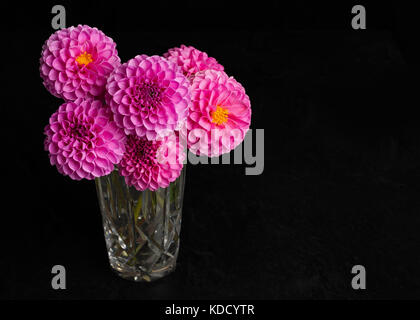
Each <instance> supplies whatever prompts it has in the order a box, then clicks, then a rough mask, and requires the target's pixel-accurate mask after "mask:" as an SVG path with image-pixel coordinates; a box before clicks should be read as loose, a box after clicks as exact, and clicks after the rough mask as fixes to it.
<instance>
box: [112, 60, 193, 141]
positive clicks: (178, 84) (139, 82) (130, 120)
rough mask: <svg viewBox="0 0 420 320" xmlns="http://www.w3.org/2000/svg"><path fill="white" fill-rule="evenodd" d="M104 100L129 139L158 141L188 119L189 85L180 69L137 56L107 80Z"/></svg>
mask: <svg viewBox="0 0 420 320" xmlns="http://www.w3.org/2000/svg"><path fill="white" fill-rule="evenodd" d="M106 91H107V92H106V95H105V99H106V101H107V103H108V104H109V106H110V107H111V110H112V112H113V113H114V119H115V121H116V122H117V124H118V125H119V126H120V127H121V128H124V131H125V133H126V134H128V135H137V136H139V137H145V138H147V139H148V140H155V139H156V137H159V136H160V137H163V136H165V135H168V134H169V133H170V132H172V131H173V130H174V129H175V128H176V127H177V125H179V123H180V122H182V120H184V119H186V117H187V113H188V104H189V103H190V100H191V96H190V83H189V81H188V80H187V78H186V77H185V76H184V75H183V74H182V72H180V71H179V69H178V67H177V66H176V65H175V64H174V63H173V62H170V61H167V60H166V59H165V58H162V57H159V56H151V57H148V56H146V55H140V56H136V57H135V58H133V59H131V60H129V61H128V62H127V63H124V64H122V65H121V66H120V67H118V68H117V69H115V70H114V72H113V73H112V74H111V75H110V77H109V78H108V82H107V85H106Z"/></svg>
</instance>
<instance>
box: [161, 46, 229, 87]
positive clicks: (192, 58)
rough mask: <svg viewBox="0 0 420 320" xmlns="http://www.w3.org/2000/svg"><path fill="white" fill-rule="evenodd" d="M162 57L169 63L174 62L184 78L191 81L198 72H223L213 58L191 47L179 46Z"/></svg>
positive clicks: (222, 68)
mask: <svg viewBox="0 0 420 320" xmlns="http://www.w3.org/2000/svg"><path fill="white" fill-rule="evenodd" d="M163 56H164V57H165V58H166V59H168V60H169V61H173V62H175V63H176V64H177V65H178V66H179V67H180V68H181V70H182V72H183V73H184V74H185V76H186V77H188V78H190V79H193V77H194V75H195V74H196V73H197V72H200V71H205V70H210V69H211V70H218V71H223V70H224V67H223V66H222V65H221V64H219V63H218V62H217V60H216V59H215V58H212V57H209V56H208V55H207V53H205V52H202V51H200V50H198V49H196V48H194V47H192V46H189V47H187V46H185V45H181V47H179V48H172V49H169V50H168V52H167V53H165V54H164V55H163Z"/></svg>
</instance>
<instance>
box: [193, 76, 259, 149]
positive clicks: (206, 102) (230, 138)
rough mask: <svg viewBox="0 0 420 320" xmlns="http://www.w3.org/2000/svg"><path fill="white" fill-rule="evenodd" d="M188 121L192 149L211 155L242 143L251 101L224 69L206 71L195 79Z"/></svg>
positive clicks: (246, 129) (247, 123)
mask: <svg viewBox="0 0 420 320" xmlns="http://www.w3.org/2000/svg"><path fill="white" fill-rule="evenodd" d="M189 109H190V112H189V116H188V120H187V133H188V136H187V144H188V148H189V150H190V151H192V152H193V153H195V154H197V155H201V154H204V155H207V156H209V157H215V156H219V155H221V154H223V153H227V152H229V151H230V150H232V149H234V148H235V147H236V146H237V145H239V144H240V143H241V142H242V140H243V139H244V137H245V134H246V132H247V131H248V129H249V126H250V123H251V103H250V100H249V97H248V95H247V94H246V93H245V89H244V88H243V87H242V85H241V84H240V83H239V82H237V81H236V80H235V79H234V78H233V77H228V75H227V74H226V73H225V72H223V71H215V70H206V71H204V72H200V73H198V74H197V75H196V77H195V78H194V81H193V83H192V88H191V104H190V108H189Z"/></svg>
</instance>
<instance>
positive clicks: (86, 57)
mask: <svg viewBox="0 0 420 320" xmlns="http://www.w3.org/2000/svg"><path fill="white" fill-rule="evenodd" d="M76 61H77V63H78V64H80V65H82V64H83V65H85V66H87V65H88V64H89V63H91V62H92V61H93V59H92V56H91V55H90V54H89V53H87V52H86V51H85V52H83V53H82V54H80V55H79V56H78V57H77V58H76Z"/></svg>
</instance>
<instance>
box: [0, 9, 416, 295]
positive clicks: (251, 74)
mask: <svg viewBox="0 0 420 320" xmlns="http://www.w3.org/2000/svg"><path fill="white" fill-rule="evenodd" d="M53 4H59V3H58V2H57V3H42V4H41V3H39V4H23V3H22V4H20V3H9V4H8V6H7V7H5V8H4V9H3V10H2V11H1V19H2V25H3V27H2V31H1V35H2V38H3V40H2V50H1V51H2V58H1V75H2V81H1V83H2V87H1V88H2V90H3V92H2V98H3V99H2V103H1V107H2V112H3V116H2V120H3V121H2V125H1V127H2V131H3V134H2V137H3V138H2V141H1V145H2V146H1V150H2V153H1V158H2V162H3V167H2V169H3V170H2V178H3V179H2V180H1V181H2V185H3V191H2V195H3V196H2V209H1V220H0V221H1V222H0V226H1V232H0V233H1V237H2V239H1V248H2V249H1V258H0V298H6V299H22V298H25V299H39V298H52V299H56V298H57V299H61V298H76V299H78V298H81V299H84V298H93V299H97V298H99V299H101V298H105V299H108V298H118V299H120V298H141V299H143V298H144V299H173V298H185V299H195V298H215V299H225V298H257V299H278V298H315V299H329V298H335V299H338V298H342V299H378V298H418V297H419V293H420V289H419V288H420V260H419V229H420V216H419V209H420V198H419V191H420V183H419V179H418V178H419V174H420V168H419V160H420V153H419V142H420V141H419V126H418V119H419V118H418V112H417V108H418V107H419V103H418V88H417V86H418V77H417V76H415V77H414V76H413V75H414V74H417V73H416V71H417V70H418V62H417V60H416V59H417V57H418V51H416V48H415V46H414V45H413V42H415V41H413V40H414V39H416V38H415V37H414V35H415V33H416V32H415V29H416V26H415V23H414V22H415V14H414V11H413V10H412V8H411V7H407V6H406V5H404V4H399V5H395V4H394V5H389V4H386V3H383V2H381V4H376V5H373V4H366V3H362V2H360V4H365V6H366V10H367V30H358V31H356V30H353V29H352V28H351V24H350V22H351V18H352V15H351V7H352V6H353V5H355V4H359V2H357V3H349V4H346V5H344V4H341V5H337V4H335V5H332V4H327V3H324V4H320V3H316V4H314V3H312V2H309V1H308V2H307V3H305V2H302V1H297V2H294V4H288V5H284V4H280V3H277V2H275V1H271V2H260V1H258V2H254V3H250V4H249V5H245V4H244V2H242V3H237V4H231V3H229V4H230V5H228V3H227V2H226V1H225V2H219V1H216V2H215V1H203V2H200V3H199V2H198V1H182V2H172V3H171V4H164V3H162V2H157V1H152V2H150V1H148V2H147V3H145V4H144V3H143V1H135V2H131V3H130V2H121V1H116V2H113V3H111V4H108V3H106V2H99V1H96V2H90V1H83V2H74V1H72V2H70V3H63V2H61V4H64V5H65V7H66V9H67V25H68V26H70V25H77V24H79V23H81V24H88V25H91V26H96V27H98V28H100V29H102V30H103V31H104V32H105V33H106V34H108V35H109V36H111V37H112V38H113V39H114V40H115V41H116V42H117V49H118V52H119V55H120V57H121V59H122V61H126V60H128V59H130V58H131V57H133V56H135V55H137V54H141V53H145V54H148V55H152V54H162V53H164V52H165V51H166V50H167V49H168V48H170V47H174V46H178V45H180V44H183V43H184V44H186V45H193V46H195V47H196V48H199V49H201V50H203V51H206V52H208V53H209V55H211V56H214V57H216V58H217V59H218V60H219V62H220V63H222V64H223V65H224V66H225V68H226V71H227V72H228V73H229V74H230V75H232V76H234V77H235V78H236V79H237V80H238V81H240V82H241V83H242V84H243V85H244V86H245V88H246V90H247V93H248V95H249V96H250V99H251V103H252V112H253V113H252V125H251V127H252V128H253V129H264V130H265V169H264V172H263V174H262V175H259V176H245V166H243V165H197V166H192V165H188V173H187V184H186V190H185V200H184V212H183V223H182V232H181V249H180V256H179V259H178V266H177V270H176V272H175V273H173V274H172V275H170V276H169V277H167V278H165V279H162V280H160V281H158V282H156V283H153V284H139V283H132V282H128V281H126V280H122V279H120V278H118V277H117V276H116V275H114V274H113V273H112V272H111V270H110V268H109V266H108V260H107V259H108V258H107V255H106V249H105V243H104V239H103V231H102V223H101V217H100V212H99V207H98V204H97V199H96V192H95V186H94V183H93V182H92V181H90V182H89V181H82V182H75V181H72V180H70V179H69V178H67V177H63V176H61V175H59V174H58V173H57V171H56V169H55V168H53V167H51V166H50V165H49V160H48V156H47V153H45V152H44V151H43V128H44V126H45V125H46V124H47V122H48V118H49V116H50V115H51V114H52V113H53V112H54V111H55V110H56V109H57V107H58V106H59V105H60V103H61V102H60V100H59V99H57V98H55V97H53V96H51V95H50V94H49V93H48V92H47V91H46V90H45V89H44V88H43V86H42V82H41V79H40V77H39V72H38V59H39V55H40V51H41V46H42V44H43V42H44V41H45V40H46V39H47V38H48V37H49V35H50V34H51V33H52V32H53V30H52V28H51V19H52V17H53V15H52V14H51V13H50V12H51V7H52V5H53ZM416 41H417V40H416ZM416 89H417V90H416ZM56 264H61V265H64V266H65V267H66V270H67V287H68V288H67V290H63V291H55V290H52V289H51V285H50V281H51V278H52V275H51V268H52V266H53V265H56ZM356 264H361V265H363V266H365V268H366V270H367V289H366V290H364V291H363V290H359V291H355V290H353V289H352V288H351V285H350V282H351V278H352V276H353V275H352V274H351V268H352V266H354V265H356Z"/></svg>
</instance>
